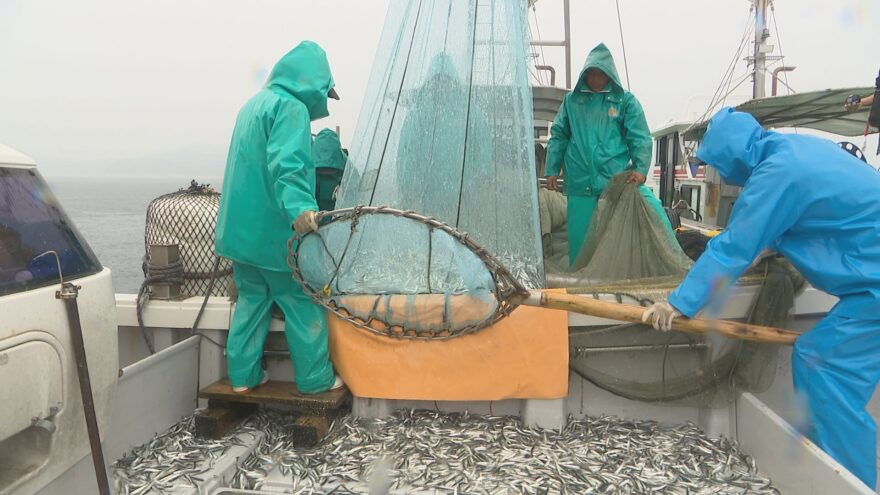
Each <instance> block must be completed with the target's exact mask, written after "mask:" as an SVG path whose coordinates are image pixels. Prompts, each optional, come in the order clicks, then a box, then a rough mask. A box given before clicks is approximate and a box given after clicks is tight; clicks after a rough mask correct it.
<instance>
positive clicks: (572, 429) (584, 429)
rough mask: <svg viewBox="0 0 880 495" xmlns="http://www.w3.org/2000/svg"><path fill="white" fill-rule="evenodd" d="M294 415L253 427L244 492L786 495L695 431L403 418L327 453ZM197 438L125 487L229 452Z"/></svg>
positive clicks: (136, 472)
mask: <svg viewBox="0 0 880 495" xmlns="http://www.w3.org/2000/svg"><path fill="white" fill-rule="evenodd" d="M293 418H294V416H292V415H290V414H286V413H280V412H277V411H272V410H263V411H260V412H259V413H257V414H255V415H254V416H253V417H251V418H250V419H249V420H248V421H247V422H246V423H245V424H244V425H243V426H242V427H241V428H242V429H257V430H261V431H263V432H264V433H265V435H264V436H263V438H262V440H261V441H260V443H259V444H258V445H257V447H256V449H255V450H254V452H253V454H252V455H251V456H249V457H248V458H247V459H243V460H241V461H239V463H238V471H237V473H236V474H235V476H234V477H233V481H232V488H239V489H249V490H259V489H260V488H261V487H262V486H263V485H264V483H265V482H266V477H267V475H268V474H269V473H270V472H272V471H273V470H277V472H280V473H281V474H282V475H283V476H284V478H285V479H286V480H289V483H290V485H289V487H288V490H289V491H290V492H292V493H334V494H348V493H364V494H377V493H408V492H413V491H417V492H423V493H450V494H452V493H487V494H489V493H490V494H519V493H528V494H544V493H553V494H556V493H571V494H587V493H590V494H650V493H657V494H682V495H685V494H687V495H697V494H744V493H748V494H776V495H778V494H779V491H778V490H777V489H776V488H774V487H773V485H772V483H771V481H770V480H769V479H767V478H765V477H763V476H762V475H760V474H759V473H758V471H757V466H756V465H755V461H754V459H753V458H751V457H750V456H748V455H746V454H745V453H743V452H741V451H740V450H739V449H738V448H737V446H736V445H735V444H734V443H733V442H730V441H729V440H727V439H724V438H719V439H713V438H709V437H707V436H706V435H705V434H704V433H703V432H702V431H701V430H700V429H699V428H697V427H696V426H695V425H693V424H685V425H675V426H669V425H662V424H659V423H656V422H653V421H627V420H621V419H619V418H615V417H610V416H603V417H597V418H583V419H572V418H570V420H569V422H568V425H567V426H566V427H565V428H564V429H562V430H544V429H540V428H530V427H526V426H523V425H522V424H521V422H520V421H519V419H517V418H514V417H498V416H480V415H471V414H444V413H438V412H434V411H398V412H397V413H396V414H395V415H394V416H393V417H391V418H387V419H380V420H375V419H372V420H366V419H358V418H355V417H353V416H346V417H342V418H339V419H337V420H336V421H335V422H334V424H333V426H332V428H331V430H330V433H329V434H328V435H327V437H325V438H324V440H323V441H322V442H321V444H319V445H318V446H317V447H314V448H311V449H302V448H299V449H297V448H294V447H293V441H292V436H291V432H290V429H289V428H287V427H286V425H288V424H290V423H292V421H293ZM240 431H242V430H241V429H240V430H239V431H238V432H240ZM191 432H192V419H191V418H187V419H185V420H184V421H183V422H181V423H180V424H179V425H177V426H175V427H174V428H172V429H171V430H169V432H166V433H165V434H163V435H161V436H159V437H156V438H155V439H153V441H151V442H150V443H149V444H147V445H145V446H143V447H140V448H139V449H135V451H134V452H133V453H132V455H131V456H128V457H125V458H123V459H120V461H119V462H118V463H117V465H116V466H115V468H116V470H117V479H124V480H126V483H127V485H128V486H126V487H125V490H124V491H120V493H136V492H137V493H147V492H149V491H150V490H154V492H158V493H161V491H162V490H163V489H166V488H167V487H170V486H173V485H178V484H186V483H188V482H189V481H191V480H192V481H195V479H196V478H197V477H198V473H192V472H190V471H186V469H187V467H188V468H189V469H190V470H192V469H193V466H194V459H195V457H196V456H197V455H200V454H204V455H208V456H220V455H223V452H224V451H225V449H228V447H229V446H228V445H226V446H224V442H227V441H228V440H229V437H227V439H226V440H221V441H216V442H214V441H200V440H199V439H195V438H194V437H193V435H192V433H191ZM238 432H234V433H233V434H235V433H238ZM179 471H183V473H184V474H178V472H179Z"/></svg>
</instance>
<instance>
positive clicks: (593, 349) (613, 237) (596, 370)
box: [542, 175, 803, 406]
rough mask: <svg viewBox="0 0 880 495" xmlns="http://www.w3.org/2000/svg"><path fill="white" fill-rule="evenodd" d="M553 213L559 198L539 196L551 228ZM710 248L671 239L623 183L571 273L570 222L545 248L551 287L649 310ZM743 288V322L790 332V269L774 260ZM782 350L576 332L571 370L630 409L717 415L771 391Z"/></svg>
mask: <svg viewBox="0 0 880 495" xmlns="http://www.w3.org/2000/svg"><path fill="white" fill-rule="evenodd" d="M554 194H555V193H554ZM557 203H559V201H558V199H557V198H553V197H552V196H549V195H548V194H546V193H545V194H543V195H542V210H543V209H548V210H553V212H554V214H553V215H542V220H544V222H545V224H546V222H547V219H549V218H551V217H559V216H560V215H561V214H564V206H565V205H564V204H557ZM547 230H548V229H547V228H546V225H545V228H544V231H547ZM708 241H709V238H708V237H706V236H705V235H703V234H701V233H700V232H698V231H695V230H679V231H678V232H676V233H675V236H673V235H672V234H671V233H670V232H669V230H668V229H667V228H666V227H665V225H664V223H663V222H662V221H661V220H660V218H659V217H658V216H657V214H656V213H655V212H654V211H653V209H651V208H650V207H649V206H648V204H647V202H646V201H645V200H644V198H642V197H641V195H640V194H639V192H638V189H637V188H636V186H635V185H632V184H629V185H627V184H625V175H623V176H618V177H615V178H614V179H613V180H612V182H611V184H609V186H608V187H607V188H606V190H605V191H604V192H603V194H602V196H601V198H600V199H599V203H598V205H597V207H596V211H595V212H594V214H593V217H592V220H591V224H590V230H589V232H588V233H587V235H586V238H585V241H584V244H583V247H582V248H581V251H580V252H579V253H578V256H577V257H576V260H575V262H574V264H573V265H572V267H571V268H569V267H568V249H567V245H568V243H567V240H566V232H565V221H564V219H558V218H557V219H554V222H553V225H552V226H551V228H550V229H549V235H548V236H547V242H545V261H544V263H545V267H546V269H547V278H548V285H550V286H553V287H565V288H567V289H568V290H569V292H573V293H581V294H592V295H595V296H596V297H599V296H600V295H605V296H607V295H613V296H615V297H616V298H617V300H618V301H619V302H625V303H630V304H641V305H643V306H647V305H649V304H652V303H654V302H657V301H664V300H666V298H667V296H668V295H669V293H670V292H672V290H674V289H675V288H676V287H677V286H678V284H679V283H680V282H681V280H682V278H683V277H684V275H685V274H686V273H687V270H688V269H689V267H690V266H691V265H692V260H696V259H697V258H699V256H700V255H701V254H702V253H703V251H704V250H705V249H706V246H707V244H708ZM548 245H549V247H550V252H549V253H548V252H547V249H546V246H548ZM739 284H740V286H743V287H752V289H751V290H753V291H754V293H755V296H754V300H753V302H752V305H751V307H750V310H749V312H748V314H745V315H743V317H744V319H745V320H746V322H748V323H753V324H758V325H765V326H774V327H785V325H786V323H787V319H788V315H789V312H790V310H791V308H792V306H793V304H794V298H795V295H796V292H797V290H799V288H800V287H802V285H803V279H802V278H801V277H800V275H799V274H798V273H797V271H796V270H794V268H793V267H791V265H790V264H788V263H787V262H786V261H785V260H784V259H781V258H780V259H776V258H770V259H766V260H764V261H762V262H761V263H760V264H759V265H758V266H756V267H754V268H753V269H751V270H749V271H748V272H747V273H746V274H745V275H744V276H743V277H741V278H740V280H739ZM743 290H749V289H743ZM708 316H709V317H711V316H712V315H708ZM778 350H779V349H778V346H776V345H771V344H766V343H754V342H744V341H740V340H732V339H727V338H724V337H721V336H719V335H710V336H708V337H704V336H699V335H694V334H687V333H682V332H668V333H660V332H657V331H655V330H653V329H652V328H651V327H648V326H644V325H635V324H627V325H615V326H608V327H598V328H597V327H590V328H578V329H574V330H573V331H572V334H571V358H570V365H571V368H572V369H573V370H574V371H575V372H576V373H578V374H579V375H581V376H582V377H583V378H585V379H587V380H588V381H590V382H592V383H594V384H595V385H597V386H599V387H600V388H603V389H605V390H608V391H610V392H612V393H614V394H616V395H620V396H623V397H627V398H629V399H634V400H641V401H652V402H654V401H656V402H672V403H678V404H688V405H698V406H713V405H721V404H725V403H727V402H728V401H730V400H731V399H733V398H734V397H735V396H736V394H737V393H738V392H740V391H742V390H749V391H754V392H760V391H762V390H765V389H766V388H767V387H769V385H770V384H771V383H772V381H773V379H774V378H775V376H776V359H777V355H778Z"/></svg>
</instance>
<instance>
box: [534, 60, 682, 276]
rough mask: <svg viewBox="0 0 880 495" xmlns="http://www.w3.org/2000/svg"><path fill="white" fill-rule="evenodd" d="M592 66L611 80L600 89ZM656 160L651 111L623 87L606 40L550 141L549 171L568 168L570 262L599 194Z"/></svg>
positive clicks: (654, 202)
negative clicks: (590, 79) (593, 82)
mask: <svg viewBox="0 0 880 495" xmlns="http://www.w3.org/2000/svg"><path fill="white" fill-rule="evenodd" d="M591 68H596V69H599V70H601V71H602V72H604V73H605V74H606V75H607V76H608V78H609V79H610V81H609V82H608V85H607V86H605V89H603V90H602V91H600V92H598V93H595V92H593V91H592V90H591V89H590V87H589V86H588V85H587V81H586V75H587V71H588V70H589V69H591ZM650 165H651V132H650V131H649V130H648V122H647V120H645V112H644V111H643V110H642V106H641V104H639V101H638V100H637V99H636V97H635V96H634V95H633V94H632V93H630V92H629V91H627V90H625V89H623V85H622V84H620V77H619V76H618V75H617V68H616V67H615V65H614V59H613V58H612V57H611V52H610V51H608V48H607V47H606V46H605V44H604V43H600V44H599V45H598V46H596V48H593V50H592V51H591V52H590V55H589V56H588V57H587V61H586V62H585V63H584V68H583V69H581V74H580V76H579V78H578V81H577V84H576V85H575V87H574V90H573V91H572V92H570V93H568V94H567V95H565V98H564V99H563V100H562V105H561V106H560V107H559V112H558V113H557V114H556V120H555V121H554V122H553V127H552V128H551V132H550V141H549V142H548V143H547V168H546V170H545V172H544V173H545V175H547V176H555V175H559V174H560V171H563V172H564V177H565V195H566V196H568V207H567V208H568V209H567V222H568V223H567V226H568V227H567V228H568V258H569V263H574V260H575V258H577V255H578V252H579V251H580V249H581V245H582V244H583V243H584V238H585V237H586V235H587V231H589V228H590V220H591V219H592V216H593V211H594V210H595V209H596V204H597V203H598V201H599V196H600V195H601V194H602V191H603V190H604V189H605V186H607V185H608V182H609V181H610V180H611V178H612V177H613V176H615V175H617V174H620V173H622V172H625V171H627V170H631V171H634V172H638V173H640V174H642V175H647V174H648V167H649V166H650ZM639 192H640V193H641V194H642V197H644V198H645V201H647V202H648V204H649V205H650V206H651V208H653V209H654V211H656V212H657V214H658V215H659V216H660V219H661V220H662V221H663V222H664V223H665V224H666V225H667V226H668V227H669V230H670V232H671V231H672V226H671V225H670V224H669V219H668V218H667V217H666V213H665V212H664V211H663V206H662V205H661V204H660V200H658V199H657V197H655V196H654V194H653V193H652V192H651V190H650V189H648V188H647V187H645V186H644V185H641V186H640V187H639Z"/></svg>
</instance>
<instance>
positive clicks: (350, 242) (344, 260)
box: [288, 206, 528, 340]
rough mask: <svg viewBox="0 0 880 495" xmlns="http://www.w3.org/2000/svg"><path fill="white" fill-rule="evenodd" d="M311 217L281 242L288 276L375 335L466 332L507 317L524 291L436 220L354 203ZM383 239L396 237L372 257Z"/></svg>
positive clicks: (488, 258) (443, 336)
mask: <svg viewBox="0 0 880 495" xmlns="http://www.w3.org/2000/svg"><path fill="white" fill-rule="evenodd" d="M317 220H319V221H320V223H321V224H322V225H321V227H320V228H319V229H318V231H317V232H312V233H309V234H306V235H304V236H300V235H294V236H293V237H292V238H291V239H290V241H289V243H288V252H289V258H288V263H289V265H290V268H291V270H292V272H293V278H294V279H295V280H296V281H297V282H298V283H299V284H300V285H301V286H302V287H303V290H304V292H305V293H306V294H308V295H309V296H310V297H311V298H312V299H313V300H314V301H315V302H316V303H317V304H320V305H322V306H324V307H326V308H327V309H329V310H330V311H332V312H333V313H334V314H335V315H336V316H338V317H339V318H341V319H343V320H345V321H348V322H350V323H351V324H353V325H354V326H356V327H358V328H363V329H365V330H368V331H370V332H372V333H375V334H377V335H383V336H389V337H394V338H400V339H422V340H428V339H435V340H436V339H440V340H442V339H450V338H454V337H460V336H463V335H468V334H472V333H474V332H477V331H479V330H481V329H483V328H485V327H487V326H490V325H492V324H494V323H495V322H497V321H498V320H500V319H502V318H504V317H505V316H507V315H509V314H510V313H511V311H513V310H514V309H515V308H516V307H517V306H518V302H517V297H516V296H521V295H523V294H528V290H527V289H526V288H525V287H524V286H523V285H522V284H521V283H520V282H519V281H518V280H517V279H516V278H514V277H513V275H512V274H511V273H510V271H509V270H507V268H505V267H504V266H503V265H501V263H500V262H498V260H497V259H496V258H495V257H494V256H493V255H492V254H490V253H489V252H488V251H487V250H486V249H485V248H484V247H483V246H482V245H480V244H479V243H477V242H476V241H475V240H474V239H472V238H471V237H469V236H468V235H467V234H465V233H462V232H459V231H458V230H456V229H454V228H452V227H450V226H449V225H447V224H445V223H443V222H441V221H439V220H437V219H436V218H433V217H428V216H424V215H420V214H418V213H415V212H413V211H403V210H398V209H394V208H389V207H384V206H378V207H377V206H357V207H353V208H345V209H340V210H335V211H331V212H321V213H319V214H318V217H317ZM389 236H392V237H394V236H396V237H397V238H398V241H397V242H395V243H394V245H395V246H396V247H395V248H394V249H393V250H391V251H390V252H387V253H384V256H381V257H377V256H376V253H375V252H374V251H373V249H374V246H383V247H387V246H388V245H389V243H388V242H387V238H388V237H389ZM380 240H381V241H383V242H376V241H380ZM376 259H382V260H383V261H382V262H381V263H376V262H375V260H376ZM379 265H381V266H379Z"/></svg>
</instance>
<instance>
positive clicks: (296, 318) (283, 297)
mask: <svg viewBox="0 0 880 495" xmlns="http://www.w3.org/2000/svg"><path fill="white" fill-rule="evenodd" d="M232 276H233V278H234V279H235V285H236V286H237V288H238V302H237V303H236V305H235V314H234V315H233V316H232V324H231V325H230V327H229V337H228V338H227V340H226V363H227V365H228V368H229V381H230V382H232V386H233V387H242V386H244V387H251V388H252V387H255V386H256V385H257V384H259V383H260V381H261V380H262V379H263V369H262V366H261V360H262V359H261V358H262V356H263V345H264V344H265V342H266V335H268V333H269V323H270V321H271V319H272V316H271V313H270V311H271V308H272V302H275V303H277V304H278V307H279V308H281V311H282V312H283V313H284V319H285V322H284V337H285V338H286V339H287V347H288V349H289V350H290V356H291V358H292V359H293V369H294V372H295V374H296V387H297V389H299V391H300V392H303V393H306V394H314V393H320V392H324V391H326V390H329V389H330V387H331V386H332V385H333V381H334V379H335V377H334V375H333V367H332V366H331V365H330V356H329V351H328V350H327V313H326V312H325V310H324V308H322V307H320V306H318V305H317V304H315V303H314V302H312V300H311V299H310V298H309V297H308V296H307V295H305V293H303V291H302V288H301V287H300V286H299V284H297V283H296V281H294V280H293V278H292V277H291V275H290V273H288V272H276V271H272V270H265V269H262V268H257V267H255V266H253V265H248V264H245V263H238V262H235V263H233V264H232Z"/></svg>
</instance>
